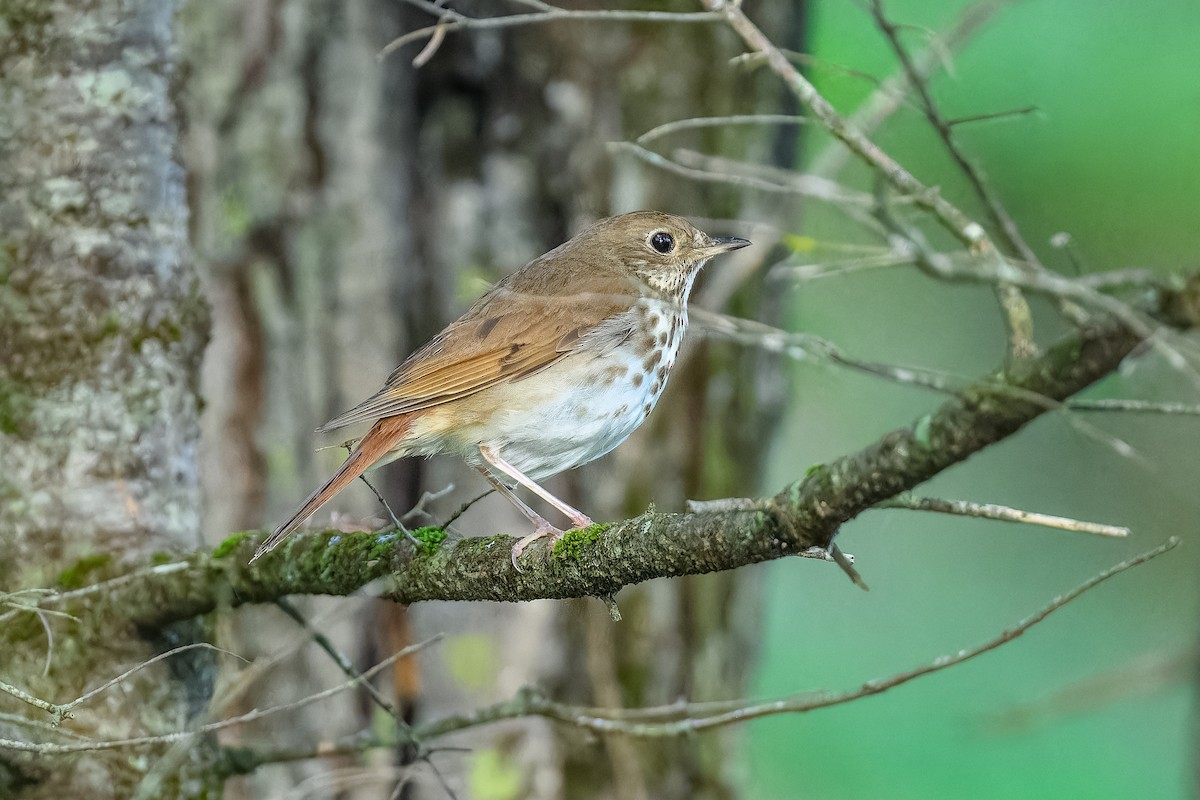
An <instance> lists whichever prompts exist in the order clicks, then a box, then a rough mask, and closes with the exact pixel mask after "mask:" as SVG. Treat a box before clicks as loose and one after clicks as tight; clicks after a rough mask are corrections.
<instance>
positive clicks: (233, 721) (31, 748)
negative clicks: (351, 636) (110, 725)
mask: <svg viewBox="0 0 1200 800" xmlns="http://www.w3.org/2000/svg"><path fill="white" fill-rule="evenodd" d="M443 638H444V637H443V635H442V634H438V635H436V636H433V637H431V638H429V639H426V640H424V641H422V642H418V643H416V644H412V645H409V646H408V647H405V648H404V649H402V650H399V651H397V652H395V653H393V654H392V655H390V656H388V657H387V658H385V659H383V660H382V661H380V662H379V663H378V664H376V665H375V666H373V667H371V668H370V669H368V670H366V671H365V672H363V673H362V674H361V676H360V677H358V678H354V679H351V680H348V681H346V682H344V683H340V684H338V685H337V686H332V687H330V688H328V689H324V690H322V691H320V692H316V693H315V694H310V695H308V696H307V697H302V698H301V699H299V700H295V701H293V702H291V703H284V704H283V705H278V706H272V707H271V708H263V709H257V708H256V709H254V710H252V711H248V712H246V713H245V714H239V715H237V716H234V717H228V718H226V719H223V720H219V721H217V722H210V723H209V724H207V725H200V726H198V727H197V728H195V729H194V730H188V731H175V732H172V733H162V734H156V735H151V736H133V737H129V738H126V739H108V740H100V741H95V742H89V743H77V744H56V743H38V742H22V741H18V740H15V739H0V750H16V751H20V752H26V753H40V754H42V755H67V754H69V753H83V752H90V751H98V750H119V749H123V748H127V747H145V746H148V745H159V744H174V743H176V742H180V741H186V740H189V739H192V738H194V737H196V736H199V735H201V734H205V733H212V732H214V731H219V730H222V729H224V728H229V727H232V726H234V725H241V724H242V723H245V722H253V721H255V720H259V719H262V718H264V717H269V716H273V715H275V714H279V713H281V712H284V711H294V710H296V709H298V708H303V707H305V706H309V705H312V704H313V703H316V702H319V701H321V700H325V699H326V698H329V697H332V696H334V695H336V694H340V693H341V692H344V691H346V690H347V689H351V688H353V687H355V686H358V685H360V684H362V683H363V682H365V681H367V680H370V679H371V677H373V676H374V675H376V674H377V673H378V672H380V671H381V670H383V669H385V668H387V667H388V666H390V665H391V664H394V663H395V662H396V661H398V660H399V659H401V658H404V657H406V656H410V655H413V654H415V653H418V652H420V651H421V650H424V649H425V648H426V647H429V646H430V645H432V644H434V643H436V642H439V641H441V640H442V639H443Z"/></svg>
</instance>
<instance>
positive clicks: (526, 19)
mask: <svg viewBox="0 0 1200 800" xmlns="http://www.w3.org/2000/svg"><path fill="white" fill-rule="evenodd" d="M409 3H410V4H411V5H414V6H416V7H417V8H420V9H423V10H425V11H428V12H429V13H431V14H434V15H436V16H439V17H442V15H444V21H441V22H439V23H438V24H436V25H430V26H428V27H425V28H418V29H417V30H415V31H409V32H408V33H406V34H404V35H403V36H398V37H396V38H395V39H393V40H392V41H390V42H388V43H387V45H385V46H384V48H383V49H382V50H380V51H379V56H378V57H379V58H380V59H384V58H387V57H388V56H389V55H391V54H392V53H393V52H394V51H396V50H398V49H400V48H401V47H403V46H404V45H406V44H409V43H410V42H418V41H421V40H422V39H428V38H430V37H433V36H437V35H439V33H441V34H443V35H444V34H445V33H448V32H453V31H459V30H495V29H497V28H511V27H515V26H519V25H538V24H541V23H545V22H558V21H562V20H570V21H573V22H592V21H595V22H656V23H673V24H679V23H690V22H715V21H719V20H720V19H721V15H720V14H713V13H709V12H691V11H689V12H682V13H679V12H672V11H626V10H618V9H600V10H581V11H569V10H567V9H563V8H557V7H555V6H550V5H547V6H545V10H544V11H536V12H533V13H530V14H509V15H507V16H502V17H486V18H475V17H468V16H465V15H463V14H460V13H458V12H457V11H451V10H449V9H443V8H440V7H439V6H437V5H435V4H434V3H432V2H425V1H424V0H409ZM447 20H448V21H447Z"/></svg>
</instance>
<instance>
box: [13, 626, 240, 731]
mask: <svg viewBox="0 0 1200 800" xmlns="http://www.w3.org/2000/svg"><path fill="white" fill-rule="evenodd" d="M188 650H214V651H216V652H218V653H221V654H222V655H227V656H233V657H234V658H240V659H241V660H242V661H245V660H246V659H244V658H242V657H241V656H239V655H238V654H237V653H234V652H231V651H229V650H224V649H222V648H220V647H217V646H216V645H212V644H209V643H207V642H194V643H192V644H185V645H181V646H179V647H175V648H172V649H171V650H168V651H166V652H165V653H159V654H158V655H156V656H154V657H153V658H149V659H146V660H145V661H143V662H141V663H140V664H138V665H137V666H135V667H131V668H130V669H127V670H126V671H125V672H122V673H121V674H120V675H118V676H117V677H115V678H112V679H111V680H108V681H105V682H104V683H102V684H100V685H99V686H97V687H96V688H95V689H92V690H91V691H89V692H86V693H84V694H81V695H80V696H79V697H76V698H75V699H74V700H71V701H70V702H67V703H51V702H49V701H48V700H43V699H41V698H40V697H35V696H34V695H32V694H30V693H29V692H26V691H25V690H23V689H20V688H18V687H16V686H12V685H10V684H7V683H4V682H2V681H0V691H2V692H5V693H6V694H10V695H12V696H13V697H15V698H17V699H18V700H21V701H23V702H25V703H28V704H29V705H31V706H33V707H34V708H40V709H41V710H42V711H45V712H46V713H47V714H49V715H50V717H51V718H52V720H53V722H54V724H55V725H58V724H60V723H61V722H63V720H67V719H71V717H73V716H74V715H73V714H72V713H71V712H73V711H74V710H75V709H76V708H78V707H79V706H81V705H83V704H84V703H86V702H87V701H88V700H91V699H92V698H93V697H95V696H96V695H98V694H100V693H101V692H104V691H107V690H108V689H111V688H112V687H113V686H116V685H117V684H118V683H121V682H122V681H124V680H125V679H126V678H128V677H129V676H131V675H133V674H135V673H137V672H141V671H142V670H143V669H145V668H146V667H149V666H151V665H153V664H157V663H158V662H160V661H163V660H165V659H168V658H170V657H172V656H175V655H178V654H180V653H183V652H186V651H188Z"/></svg>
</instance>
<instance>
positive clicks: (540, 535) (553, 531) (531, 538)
mask: <svg viewBox="0 0 1200 800" xmlns="http://www.w3.org/2000/svg"><path fill="white" fill-rule="evenodd" d="M547 536H549V537H551V538H552V539H554V540H555V541H558V540H559V539H561V538H562V537H563V536H564V534H563V532H562V531H560V530H559V529H558V528H555V527H554V526H553V525H549V526H547V527H539V528H538V529H537V530H536V531H534V532H533V533H531V534H529V535H528V536H526V537H525V538H524V539H521V540H520V541H518V542H517V543H516V544H514V545H513V549H512V565H513V569H515V570H516V571H517V572H524V571H525V570H523V569H521V567H520V565H518V564H517V559H518V558H520V557H521V553H523V552H525V548H526V547H528V546H529V545H530V544H532V543H533V542H536V541H537V540H538V539H544V538H545V537H547Z"/></svg>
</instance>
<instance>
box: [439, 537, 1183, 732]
mask: <svg viewBox="0 0 1200 800" xmlns="http://www.w3.org/2000/svg"><path fill="white" fill-rule="evenodd" d="M1178 544H1179V539H1178V538H1177V537H1171V538H1170V539H1168V540H1167V541H1166V542H1165V543H1163V544H1162V545H1159V546H1158V547H1156V548H1154V549H1153V550H1150V551H1148V552H1145V553H1142V554H1141V555H1139V556H1136V557H1134V558H1131V559H1129V560H1127V561H1122V562H1121V563H1119V564H1116V565H1114V566H1112V567H1109V568H1108V569H1106V570H1105V571H1103V572H1101V573H1099V574H1098V575H1094V576H1093V577H1091V578H1089V579H1088V580H1086V581H1084V582H1083V583H1081V584H1079V585H1078V586H1076V587H1075V588H1074V589H1072V590H1071V591H1069V592H1067V593H1066V594H1063V595H1060V596H1058V597H1055V598H1054V599H1053V600H1052V601H1051V602H1050V603H1048V604H1047V605H1046V606H1044V607H1043V608H1042V609H1040V610H1039V611H1037V612H1036V613H1034V614H1032V615H1030V616H1028V617H1026V618H1025V619H1023V620H1021V621H1020V622H1018V623H1017V624H1016V625H1014V626H1013V627H1011V628H1008V629H1007V630H1004V631H1002V632H1001V633H999V634H998V635H996V636H994V637H992V638H991V639H988V640H987V641H985V642H983V643H982V644H980V645H977V646H975V647H972V648H969V649H965V650H959V651H958V652H957V653H954V654H952V655H944V656H940V657H939V658H936V659H934V660H933V661H931V662H930V663H928V664H922V665H921V666H919V667H916V668H914V669H911V670H908V671H907V672H901V673H898V674H896V675H892V676H890V677H888V678H883V679H878V680H873V681H868V682H867V683H864V684H863V685H862V686H860V687H858V688H857V689H851V690H848V691H843V692H805V693H802V694H796V695H791V696H789V697H784V698H781V699H778V700H772V701H767V702H752V703H747V702H746V701H744V700H737V701H726V702H719V703H697V704H674V705H670V706H660V707H657V708H655V709H630V710H628V711H626V710H620V709H617V710H613V709H603V708H586V707H580V706H571V705H566V704H563V703H557V702H555V701H552V700H550V699H548V698H547V697H545V695H543V694H542V693H541V692H539V691H537V690H534V689H525V690H523V691H521V692H519V693H518V694H517V695H516V696H515V697H513V698H512V699H510V700H506V701H504V702H501V703H498V704H496V705H493V706H488V707H486V708H482V709H479V710H477V711H474V712H472V713H470V714H463V715H456V716H450V717H445V718H443V719H440V720H435V721H433V722H429V723H426V724H425V725H421V726H418V728H417V730H416V733H417V736H418V737H419V738H421V739H423V740H424V739H433V738H436V737H439V736H444V735H446V734H448V733H453V732H455V731H460V730H465V729H467V728H474V727H478V726H480V725H487V724H490V723H493V722H497V721H500V720H506V719H514V718H518V717H526V716H541V717H547V718H550V719H553V720H557V721H559V722H564V723H567V724H570V725H574V726H576V727H580V728H585V729H587V730H591V731H596V732H599V733H623V734H626V735H629V736H638V737H644V738H657V737H665V736H682V735H687V734H692V733H697V732H700V731H705V730H711V729H713V728H718V727H722V726H725V725H731V724H735V723H739V722H745V721H747V720H751V719H757V718H758V717H765V716H772V715H775V714H803V713H807V712H810V711H815V710H817V709H821V708H829V707H830V706H836V705H842V704H845V703H850V702H853V701H856V700H861V699H863V698H865V697H870V696H872V695H876V694H882V693H883V692H886V691H888V690H889V689H893V688H895V687H897V686H900V685H901V684H905V683H908V682H909V681H912V680H915V679H917V678H921V677H924V676H925V675H930V674H933V673H935V672H940V671H942V670H945V669H949V668H950V667H953V666H956V665H958V664H961V663H963V662H965V661H969V660H971V659H973V658H976V657H977V656H980V655H983V654H984V653H987V652H989V651H991V650H995V649H996V648H997V647H1000V646H1001V645H1003V644H1006V643H1007V642H1011V641H1012V640H1014V639H1016V638H1017V637H1019V636H1021V635H1022V634H1024V633H1025V632H1026V631H1028V630H1029V629H1030V628H1032V627H1033V626H1034V625H1037V624H1038V623H1039V622H1041V621H1042V620H1044V619H1046V617H1048V616H1050V615H1051V614H1053V613H1054V612H1055V611H1057V610H1059V609H1060V608H1062V607H1064V606H1066V605H1067V604H1068V603H1070V602H1072V601H1073V600H1075V599H1076V598H1078V597H1079V596H1080V595H1082V594H1083V593H1085V592H1087V591H1089V590H1091V589H1093V588H1095V587H1096V586H1098V585H1100V584H1101V583H1103V582H1105V581H1107V580H1108V579H1109V578H1112V577H1113V576H1115V575H1118V574H1120V573H1122V572H1124V571H1126V570H1128V569H1132V568H1133V567H1136V566H1138V565H1141V564H1145V563H1146V562H1148V561H1150V560H1151V559H1154V558H1156V557H1158V556H1160V555H1162V554H1163V553H1165V552H1167V551H1168V550H1171V549H1173V548H1174V547H1175V546H1176V545H1178Z"/></svg>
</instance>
